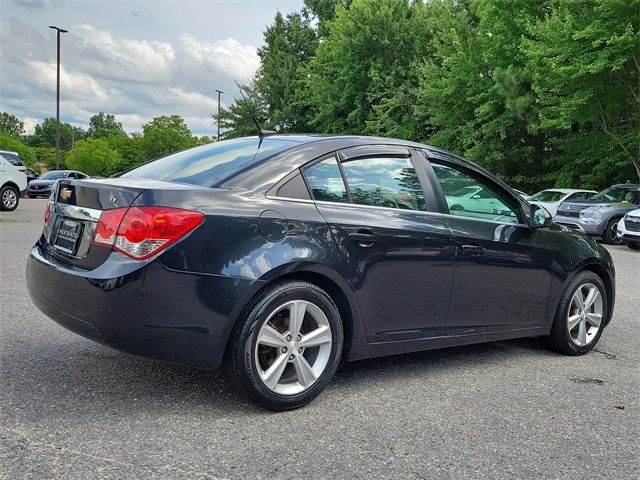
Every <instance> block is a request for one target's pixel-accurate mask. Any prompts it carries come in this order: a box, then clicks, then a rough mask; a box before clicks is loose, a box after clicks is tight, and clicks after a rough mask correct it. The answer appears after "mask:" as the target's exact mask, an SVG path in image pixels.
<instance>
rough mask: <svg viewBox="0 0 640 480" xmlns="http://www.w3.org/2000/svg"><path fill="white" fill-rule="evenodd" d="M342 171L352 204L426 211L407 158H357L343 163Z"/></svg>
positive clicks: (412, 169) (414, 172)
mask: <svg viewBox="0 0 640 480" xmlns="http://www.w3.org/2000/svg"><path fill="white" fill-rule="evenodd" d="M342 168H343V169H344V174H345V177H346V179H347V183H348V185H349V191H350V192H351V199H352V201H353V203H357V204H360V205H371V206H374V207H388V208H400V209H405V210H422V211H424V210H426V206H425V201H424V194H423V192H422V188H421V187H420V181H419V180H418V175H417V174H416V171H415V169H414V168H413V164H412V163H411V160H410V159H409V158H407V157H401V158H397V157H396V158H394V157H389V158H377V157H373V158H358V159H355V160H349V161H347V162H344V163H343V164H342Z"/></svg>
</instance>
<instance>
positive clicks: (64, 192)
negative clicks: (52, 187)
mask: <svg viewBox="0 0 640 480" xmlns="http://www.w3.org/2000/svg"><path fill="white" fill-rule="evenodd" d="M60 198H61V199H62V200H69V199H70V198H71V190H69V189H68V188H63V189H62V190H60Z"/></svg>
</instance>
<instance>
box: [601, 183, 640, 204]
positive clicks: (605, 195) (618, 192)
mask: <svg viewBox="0 0 640 480" xmlns="http://www.w3.org/2000/svg"><path fill="white" fill-rule="evenodd" d="M638 194H640V188H624V187H609V188H607V189H606V190H603V191H601V192H600V193H596V194H595V195H594V196H593V197H591V200H603V201H605V202H633V201H634V200H635V198H636V197H637V196H638Z"/></svg>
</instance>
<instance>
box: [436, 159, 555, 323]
mask: <svg viewBox="0 0 640 480" xmlns="http://www.w3.org/2000/svg"><path fill="white" fill-rule="evenodd" d="M426 155H428V156H429V157H430V158H429V165H428V167H427V169H428V172H429V175H430V177H431V179H432V180H433V182H434V188H435V189H436V191H439V193H440V194H441V195H442V199H441V202H440V203H441V205H442V206H443V208H444V209H445V210H443V211H444V212H445V218H446V223H447V225H448V226H449V227H450V228H451V230H452V232H453V235H454V237H455V245H456V266H455V271H454V277H453V289H452V294H451V302H450V304H449V308H448V315H447V334H448V335H465V334H475V333H487V332H493V331H505V330H519V329H526V328H537V327H539V326H541V325H542V324H543V322H544V320H545V315H546V308H547V301H548V298H549V289H550V285H551V271H552V270H551V269H552V262H553V254H552V251H551V250H550V249H549V250H547V249H544V248H541V247H533V246H532V244H534V243H539V242H533V241H531V240H532V237H531V236H532V235H536V234H537V232H536V231H535V230H532V229H531V228H530V227H529V226H528V224H527V221H526V218H525V215H524V211H523V203H522V202H521V201H520V199H518V198H517V197H516V196H515V194H513V193H511V192H510V191H509V190H508V189H507V188H506V187H504V186H503V185H502V184H500V183H499V182H498V181H496V180H495V179H493V178H491V177H490V176H488V175H486V174H484V172H482V171H481V170H480V169H476V168H473V167H472V166H471V165H470V164H466V163H463V162H460V161H457V160H456V159H454V158H452V157H448V156H445V155H443V154H434V153H429V152H426ZM471 185H478V186H481V187H482V189H483V192H484V197H485V198H483V199H482V201H483V203H482V204H481V205H479V206H478V207H474V206H472V205H470V206H469V208H468V209H464V210H449V211H447V210H446V209H447V208H448V207H447V202H446V198H447V196H448V195H449V194H450V192H454V191H456V190H458V189H459V188H461V187H463V186H471ZM488 196H491V197H493V199H494V203H493V207H492V209H491V210H490V211H487V209H486V208H485V207H486V204H487V202H486V200H487V197H488ZM478 200H479V201H480V200H481V199H478ZM470 201H471V200H470Z"/></svg>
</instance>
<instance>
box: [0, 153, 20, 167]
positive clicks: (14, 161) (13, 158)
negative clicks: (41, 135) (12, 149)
mask: <svg viewBox="0 0 640 480" xmlns="http://www.w3.org/2000/svg"><path fill="white" fill-rule="evenodd" d="M0 155H2V156H3V157H4V158H6V159H7V160H9V163H10V164H11V165H15V166H17V167H21V166H22V162H21V161H20V157H19V156H18V155H17V154H15V153H9V152H2V153H1V154H0Z"/></svg>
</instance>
